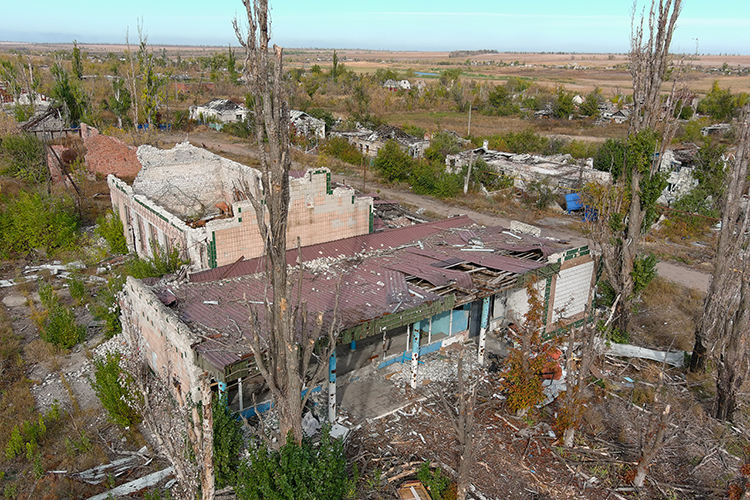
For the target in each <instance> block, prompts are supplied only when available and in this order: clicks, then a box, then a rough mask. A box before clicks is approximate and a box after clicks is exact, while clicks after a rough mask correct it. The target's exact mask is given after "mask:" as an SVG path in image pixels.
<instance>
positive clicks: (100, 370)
mask: <svg viewBox="0 0 750 500" xmlns="http://www.w3.org/2000/svg"><path fill="white" fill-rule="evenodd" d="M120 358H121V355H120V354H119V353H116V352H109V353H107V354H106V356H104V357H103V358H94V368H95V372H94V380H92V381H91V386H92V387H93V388H94V391H95V392H96V395H97V396H98V397H99V400H100V401H101V402H102V406H104V409H105V410H107V413H109V418H110V420H111V421H112V422H114V423H116V424H117V425H119V426H121V427H130V426H132V425H135V424H137V423H138V422H140V420H141V416H140V414H139V413H138V408H139V407H140V400H139V398H138V394H140V393H138V391H137V390H136V389H135V385H134V381H133V379H132V376H131V375H130V374H129V373H128V372H127V371H125V370H123V369H122V368H121V366H120Z"/></svg>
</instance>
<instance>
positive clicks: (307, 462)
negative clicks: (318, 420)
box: [235, 426, 352, 500]
mask: <svg viewBox="0 0 750 500" xmlns="http://www.w3.org/2000/svg"><path fill="white" fill-rule="evenodd" d="M351 488H352V484H351V481H350V479H349V477H348V475H347V472H346V458H345V457H344V447H343V444H342V443H341V441H339V440H337V439H334V438H332V437H331V435H330V428H329V427H327V426H325V427H323V429H322V431H321V436H320V444H319V445H318V446H317V447H316V446H315V445H313V443H312V442H311V441H310V440H309V439H307V438H305V439H303V440H302V443H301V444H297V443H296V442H295V441H294V437H293V436H292V434H291V433H289V435H288V436H287V441H286V444H285V445H284V446H282V447H281V448H280V449H279V450H269V449H268V447H267V446H266V445H265V443H259V444H257V446H256V447H255V448H254V449H252V450H250V461H249V462H246V463H245V462H243V464H242V465H241V466H240V469H239V478H238V482H237V487H236V488H235V491H236V492H237V498H239V499H240V500H300V499H309V500H313V499H314V500H341V499H342V498H344V496H345V493H347V492H348V491H350V490H351Z"/></svg>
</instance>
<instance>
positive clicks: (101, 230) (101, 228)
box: [96, 210, 128, 253]
mask: <svg viewBox="0 0 750 500" xmlns="http://www.w3.org/2000/svg"><path fill="white" fill-rule="evenodd" d="M96 234H98V235H99V236H101V237H102V238H104V239H105V240H106V241H107V244H109V249H110V251H111V252H112V253H128V243H127V240H125V231H124V229H123V226H122V220H120V214H119V213H116V212H112V211H111V210H110V211H108V212H107V213H106V214H105V215H103V216H101V217H99V218H98V219H96Z"/></svg>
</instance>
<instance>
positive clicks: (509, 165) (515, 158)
mask: <svg viewBox="0 0 750 500" xmlns="http://www.w3.org/2000/svg"><path fill="white" fill-rule="evenodd" d="M480 158H481V159H482V160H484V161H485V162H486V163H487V166H489V167H490V168H491V169H492V170H494V171H495V172H496V173H498V174H500V175H504V176H507V177H510V178H512V179H513V183H514V186H515V187H516V188H518V189H522V190H526V189H527V188H528V186H529V184H530V183H532V182H546V183H547V184H548V185H549V186H550V187H552V188H553V189H557V190H559V191H562V192H563V193H565V192H569V191H571V190H576V189H579V188H580V187H582V186H583V185H585V184H587V183H590V182H596V183H600V184H607V183H609V182H611V175H610V174H609V172H602V171H601V170H596V169H595V168H593V167H591V166H589V165H586V164H583V165H579V164H577V163H575V162H572V161H571V160H572V157H571V156H570V155H555V156H538V155H531V154H515V153H506V152H503V151H493V150H491V149H487V148H486V147H481V148H477V149H471V150H469V151H462V152H460V153H456V154H452V155H448V156H446V158H445V168H446V171H447V172H449V173H460V172H461V171H462V169H463V167H466V166H468V165H469V164H470V163H472V164H473V163H474V162H476V161H477V160H479V159H480Z"/></svg>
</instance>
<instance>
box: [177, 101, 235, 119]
mask: <svg viewBox="0 0 750 500" xmlns="http://www.w3.org/2000/svg"><path fill="white" fill-rule="evenodd" d="M246 118H247V108H246V107H245V106H243V105H242V104H237V103H235V102H233V101H230V100H229V99H211V100H210V101H208V102H207V103H206V104H203V105H202V106H190V119H191V120H195V121H198V122H202V123H210V122H217V123H237V122H244V121H245V119H246Z"/></svg>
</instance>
